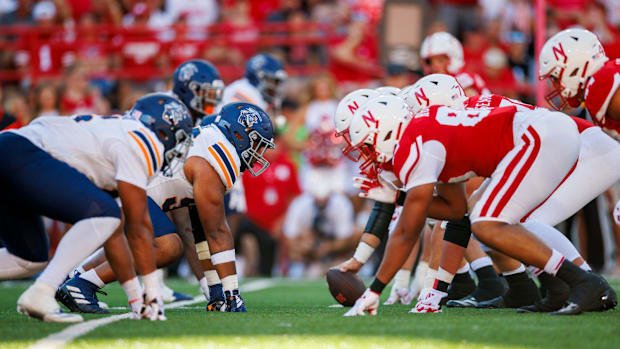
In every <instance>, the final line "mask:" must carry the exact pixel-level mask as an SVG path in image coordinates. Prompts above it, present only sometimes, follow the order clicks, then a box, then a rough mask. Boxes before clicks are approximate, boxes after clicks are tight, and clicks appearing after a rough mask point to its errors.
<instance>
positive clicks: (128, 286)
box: [121, 277, 142, 304]
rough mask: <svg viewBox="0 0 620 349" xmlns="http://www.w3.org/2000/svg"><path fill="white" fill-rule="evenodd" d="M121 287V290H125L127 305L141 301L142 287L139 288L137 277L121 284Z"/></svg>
mask: <svg viewBox="0 0 620 349" xmlns="http://www.w3.org/2000/svg"><path fill="white" fill-rule="evenodd" d="M121 286H123V290H125V294H126V295H127V299H128V300H129V304H133V303H135V302H137V301H139V300H142V286H140V281H138V278H137V277H133V278H132V279H129V280H127V281H125V282H123V283H122V284H121Z"/></svg>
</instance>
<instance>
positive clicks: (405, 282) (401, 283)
mask: <svg viewBox="0 0 620 349" xmlns="http://www.w3.org/2000/svg"><path fill="white" fill-rule="evenodd" d="M410 278H411V270H407V269H400V270H399V271H397V272H396V275H395V276H394V288H396V289H399V288H409V279H410Z"/></svg>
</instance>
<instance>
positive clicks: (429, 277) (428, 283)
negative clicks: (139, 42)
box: [424, 268, 437, 289]
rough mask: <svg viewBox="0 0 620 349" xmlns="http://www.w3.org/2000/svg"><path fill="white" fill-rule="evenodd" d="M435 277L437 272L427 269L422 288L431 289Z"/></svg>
mask: <svg viewBox="0 0 620 349" xmlns="http://www.w3.org/2000/svg"><path fill="white" fill-rule="evenodd" d="M436 276H437V270H435V269H430V268H429V269H428V271H427V272H426V278H425V279H424V288H427V289H430V288H433V285H434V284H435V277H436Z"/></svg>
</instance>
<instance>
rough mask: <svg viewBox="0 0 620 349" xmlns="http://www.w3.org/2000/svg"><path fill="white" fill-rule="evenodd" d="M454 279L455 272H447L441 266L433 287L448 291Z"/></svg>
mask: <svg viewBox="0 0 620 349" xmlns="http://www.w3.org/2000/svg"><path fill="white" fill-rule="evenodd" d="M453 279H454V274H451V273H450V272H447V271H445V270H444V269H442V268H441V267H439V270H438V271H437V277H436V278H435V284H434V285H433V288H434V289H435V290H437V291H441V292H448V287H449V286H450V284H451V283H452V280H453Z"/></svg>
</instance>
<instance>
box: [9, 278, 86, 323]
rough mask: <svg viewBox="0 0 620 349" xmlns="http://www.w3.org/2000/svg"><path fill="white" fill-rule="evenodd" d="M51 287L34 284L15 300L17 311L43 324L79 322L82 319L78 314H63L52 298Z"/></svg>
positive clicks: (40, 283) (38, 283)
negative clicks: (43, 322)
mask: <svg viewBox="0 0 620 349" xmlns="http://www.w3.org/2000/svg"><path fill="white" fill-rule="evenodd" d="M53 294H54V290H53V288H52V287H50V286H48V285H46V284H44V283H42V282H35V283H34V284H33V285H32V286H30V287H29V288H28V289H27V290H26V291H25V292H24V293H22V295H21V296H20V297H19V299H18V300H17V311H18V312H20V313H22V314H24V315H27V316H30V317H33V318H36V319H39V320H42V321H45V322H63V323H72V322H81V321H83V320H84V319H83V318H82V316H81V315H78V314H68V313H64V312H63V311H62V310H61V309H60V306H59V305H58V303H56V300H54V297H53Z"/></svg>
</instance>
